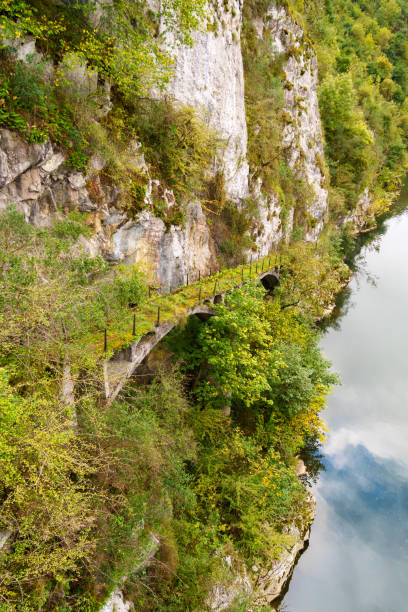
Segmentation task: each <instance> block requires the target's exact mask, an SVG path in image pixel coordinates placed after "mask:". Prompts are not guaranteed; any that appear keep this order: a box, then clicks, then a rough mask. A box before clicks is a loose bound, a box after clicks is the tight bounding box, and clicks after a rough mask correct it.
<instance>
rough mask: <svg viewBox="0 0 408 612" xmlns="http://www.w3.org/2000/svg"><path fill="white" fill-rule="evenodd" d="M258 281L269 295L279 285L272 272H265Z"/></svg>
mask: <svg viewBox="0 0 408 612" xmlns="http://www.w3.org/2000/svg"><path fill="white" fill-rule="evenodd" d="M260 281H261V283H262V285H263V286H264V287H265V289H266V290H267V291H268V292H269V293H272V292H273V290H274V289H275V287H277V286H278V285H279V284H280V280H279V277H278V275H277V274H275V273H274V272H267V273H266V274H264V275H263V276H262V277H261V278H260Z"/></svg>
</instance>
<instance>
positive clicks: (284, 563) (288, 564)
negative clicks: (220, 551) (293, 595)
mask: <svg viewBox="0 0 408 612" xmlns="http://www.w3.org/2000/svg"><path fill="white" fill-rule="evenodd" d="M315 507H316V501H315V499H314V497H313V495H312V494H309V517H308V518H307V519H306V520H305V519H300V518H299V521H298V522H296V523H293V524H292V525H291V526H290V527H288V528H287V529H286V534H287V535H288V536H289V538H290V541H291V542H292V543H291V544H290V545H288V547H287V548H286V549H285V550H284V551H283V552H282V554H281V556H280V558H279V559H275V560H272V561H271V562H270V563H269V564H266V565H263V566H262V567H258V566H253V567H252V568H249V567H247V566H246V564H245V562H244V561H243V560H242V559H240V558H239V557H238V555H236V554H234V555H232V556H229V557H226V558H224V559H223V561H224V565H225V570H226V576H227V578H226V579H225V580H224V581H223V583H219V584H216V585H215V586H214V587H213V589H212V590H211V592H210V594H209V598H208V601H207V605H208V607H209V608H210V610H213V611H214V612H222V610H228V609H229V608H230V606H231V604H232V603H233V602H234V601H235V602H236V601H239V600H243V599H245V600H247V601H249V602H250V606H252V605H253V606H254V608H256V609H258V608H262V609H264V607H265V606H269V605H270V604H271V603H272V602H273V601H275V600H276V599H277V598H278V597H279V596H280V595H281V593H282V591H283V589H284V587H285V585H286V584H287V582H288V580H289V578H290V577H291V575H292V572H293V569H294V566H295V563H296V560H297V558H298V556H299V554H300V553H301V552H302V551H303V550H304V549H305V547H306V546H307V543H308V541H309V537H310V525H311V523H312V522H313V519H314V515H315ZM248 609H249V610H250V609H251V607H249V608H248Z"/></svg>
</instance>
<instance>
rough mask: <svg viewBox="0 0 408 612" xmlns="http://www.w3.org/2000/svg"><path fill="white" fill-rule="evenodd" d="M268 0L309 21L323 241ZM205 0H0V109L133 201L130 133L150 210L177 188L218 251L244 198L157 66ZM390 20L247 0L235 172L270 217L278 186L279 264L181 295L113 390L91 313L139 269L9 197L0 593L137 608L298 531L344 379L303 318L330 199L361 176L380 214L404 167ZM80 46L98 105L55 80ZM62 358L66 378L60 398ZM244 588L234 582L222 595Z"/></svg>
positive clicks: (401, 54)
mask: <svg viewBox="0 0 408 612" xmlns="http://www.w3.org/2000/svg"><path fill="white" fill-rule="evenodd" d="M215 4H217V3H215ZM221 4H223V7H224V10H226V11H228V10H233V9H230V7H229V4H228V0H224V2H223V3H221ZM275 4H278V5H279V6H284V7H286V10H287V11H288V12H289V13H290V15H291V16H292V18H293V20H294V21H295V22H296V23H297V24H298V25H299V26H300V27H301V28H302V29H303V31H304V32H305V33H306V39H305V43H304V49H302V51H301V52H305V53H308V49H309V47H310V48H312V49H313V50H314V51H315V53H316V56H317V62H318V71H319V91H318V95H319V105H320V113H321V119H322V124H323V131H324V139H325V140H324V142H325V159H322V161H321V164H322V168H324V172H325V176H326V179H327V188H328V192H329V215H328V219H327V222H326V224H325V228H324V230H323V232H322V233H321V235H320V237H319V240H318V242H317V243H310V242H305V241H303V236H304V232H305V223H306V224H307V223H309V224H310V223H312V220H311V219H310V218H309V217H308V215H307V212H305V211H306V208H305V206H306V205H305V203H306V202H307V201H308V198H309V197H310V194H309V193H308V187H307V185H306V184H305V182H304V181H302V180H300V179H299V177H298V176H296V173H295V172H294V171H293V169H292V168H291V167H290V165H289V164H288V162H287V159H286V158H285V150H284V148H283V147H282V144H281V141H280V137H279V135H280V133H281V131H282V130H283V127H284V125H285V122H286V121H287V116H286V115H287V114H286V112H285V108H284V89H285V87H287V83H286V80H285V74H284V70H283V64H284V61H285V59H287V58H285V57H282V56H281V55H279V54H276V53H273V52H272V51H271V48H270V45H269V41H268V39H267V38H265V39H263V40H260V39H259V37H257V36H256V30H255V27H254V20H256V19H257V18H259V16H261V17H262V16H264V15H266V14H267V11H268V9H269V8H270V7H271V6H275ZM98 6H99V5H98ZM212 10H213V6H212V4H211V3H210V5H209V6H207V4H206V3H205V2H204V0H202V1H201V0H200V1H197V0H194V1H193V0H167V1H166V2H163V3H161V8H160V11H159V12H157V11H156V10H153V9H152V8H148V7H147V6H146V4H145V3H144V2H141V1H140V2H139V1H138V0H134V1H132V2H125V1H124V0H115V1H114V2H113V3H112V4H111V3H108V4H107V5H106V7H105V12H104V13H103V15H102V17H100V16H99V13H98V10H97V8H95V7H94V6H93V5H88V4H86V3H85V4H83V3H74V2H72V3H70V2H67V3H63V4H60V3H54V2H52V1H51V0H33V1H32V2H30V1H28V0H18V1H15V0H3V2H2V5H1V8H0V128H4V129H7V130H10V131H12V132H13V133H18V134H19V135H20V136H22V138H23V139H24V141H25V142H27V143H29V144H38V145H41V144H43V143H45V142H47V141H49V140H50V141H51V142H53V143H54V144H55V145H56V146H57V147H58V148H59V149H60V150H61V151H63V152H64V154H65V155H66V164H67V165H68V166H69V167H70V168H72V169H73V170H74V171H76V172H86V170H87V168H88V165H89V164H90V161H91V159H92V157H93V155H94V154H95V153H96V152H97V153H99V154H101V155H102V156H103V157H104V159H105V160H106V163H105V165H104V168H103V170H102V172H101V174H102V175H103V176H101V180H103V181H105V183H106V184H109V185H111V184H119V185H120V186H121V189H122V195H121V205H122V207H123V210H124V211H126V214H128V215H129V217H130V218H134V217H135V216H136V215H137V214H138V213H140V211H142V210H143V207H144V205H145V204H144V201H145V199H144V198H145V194H146V189H147V181H146V177H145V176H144V175H142V174H141V173H140V172H139V171H138V170H135V168H134V167H133V166H132V164H131V163H130V162H129V143H130V142H131V141H132V139H137V140H138V141H139V142H140V143H141V147H142V150H143V154H144V157H145V159H146V163H147V165H148V167H149V170H150V172H151V173H152V175H154V176H155V177H158V178H159V179H160V181H162V183H163V184H164V185H165V186H166V187H167V188H169V189H171V190H172V191H173V193H174V196H175V205H174V206H172V207H171V208H166V207H164V206H163V203H162V201H161V200H160V197H158V196H157V195H156V197H155V198H154V199H153V204H152V206H153V212H154V214H155V215H157V217H159V218H161V219H163V221H164V223H165V224H166V227H167V228H170V227H171V226H179V225H180V226H182V225H183V222H184V207H183V203H184V201H185V200H186V198H195V199H197V200H199V201H201V202H202V204H203V208H204V209H205V211H206V214H207V216H208V219H209V222H210V224H212V225H210V227H212V228H214V232H216V231H217V223H218V224H219V225H220V226H221V227H222V230H223V236H222V240H220V241H219V245H218V249H219V250H218V252H217V254H218V257H219V262H220V264H222V265H223V266H229V267H232V266H233V265H236V264H237V263H239V262H240V261H242V258H243V257H244V256H246V257H248V258H249V257H250V255H249V254H250V252H251V248H254V240H253V237H252V235H251V222H252V216H253V215H254V214H255V213H254V202H253V201H252V200H251V198H247V199H246V200H245V201H244V202H242V203H241V206H240V207H238V206H237V205H236V203H234V202H232V201H230V200H229V199H228V197H227V196H226V192H225V185H224V178H223V176H222V173H220V172H216V173H214V172H212V171H211V170H212V168H213V164H214V156H215V155H217V153H218V152H219V151H222V148H223V147H224V146H225V143H223V142H222V139H221V138H219V135H218V134H217V133H215V132H214V131H213V130H211V129H210V128H209V127H208V125H207V124H206V122H205V121H204V120H203V118H202V117H201V116H200V114H199V113H197V112H196V111H195V110H194V109H193V108H190V107H188V106H182V105H177V104H174V103H173V102H172V101H170V100H169V99H168V98H167V97H166V96H164V95H159V93H157V92H161V91H165V88H166V85H167V83H168V82H169V80H170V79H171V74H172V67H173V62H172V59H171V58H172V52H174V49H177V45H181V44H183V45H189V44H193V39H192V37H193V33H194V31H195V30H197V29H201V30H203V31H207V30H208V31H210V30H211V31H213V29H214V21H212V16H211V15H212V12H211V11H212ZM407 34H408V3H407V2H406V1H405V0H388V1H387V2H380V1H379V0H378V1H377V0H325V1H323V0H321V1H316V2H308V1H306V0H305V1H303V0H290V1H288V2H283V1H281V2H278V3H275V2H273V1H272V0H245V2H244V9H243V30H242V39H241V44H242V50H243V60H244V69H245V103H246V116H247V125H248V134H249V146H248V161H249V166H250V172H251V175H252V176H253V177H255V178H258V177H261V179H262V189H263V191H264V192H265V193H266V194H268V193H277V194H278V196H279V198H280V202H281V208H282V211H281V215H282V217H284V215H285V214H286V215H287V213H288V210H289V209H291V208H292V209H293V208H294V209H295V217H294V218H295V222H294V227H293V228H292V232H291V234H290V235H289V236H288V237H287V240H283V241H282V243H281V245H280V246H279V255H280V256H283V261H284V265H283V268H282V274H281V283H280V286H279V287H277V288H276V289H275V290H274V292H273V293H272V295H271V294H270V293H268V292H267V291H266V290H265V289H264V288H263V287H262V286H261V285H260V284H259V283H257V282H256V281H255V280H254V281H251V282H248V283H247V285H246V286H245V291H242V290H240V289H234V290H231V291H229V292H228V294H227V296H226V299H225V302H224V303H222V304H219V305H217V306H215V308H216V311H217V316H215V317H211V318H210V319H209V320H208V321H204V322H203V321H200V320H198V319H197V318H195V317H190V318H188V319H187V320H186V321H184V322H183V324H181V325H179V326H178V327H177V328H176V329H175V330H173V331H172V332H171V333H170V334H169V335H168V337H167V338H166V339H165V340H164V341H163V342H162V343H161V344H160V345H159V346H158V347H157V349H156V350H155V352H154V353H153V354H152V355H151V356H150V358H149V361H148V363H147V364H144V367H142V368H141V370H140V371H139V372H138V376H136V377H134V378H133V379H131V380H130V381H129V382H128V384H127V385H126V386H125V387H124V389H123V390H122V392H121V394H120V395H119V397H118V398H117V399H116V400H115V401H114V402H113V403H111V404H110V405H109V404H107V402H106V401H104V399H103V395H102V392H101V389H102V375H101V372H102V369H101V355H100V352H98V351H96V350H93V348H94V347H95V344H96V342H99V341H100V331H101V330H103V329H104V328H106V327H110V328H120V327H121V326H122V325H123V321H124V320H125V319H126V318H128V319H129V317H130V315H131V313H132V312H133V310H134V308H135V305H137V306H139V307H140V306H143V305H144V304H146V303H147V302H148V298H149V294H150V288H149V285H151V277H149V275H148V274H146V271H145V270H144V269H143V267H141V266H139V265H129V266H126V265H117V266H115V265H113V264H112V263H111V262H107V261H106V260H105V259H104V258H102V257H101V256H99V255H97V256H90V255H89V254H86V253H83V252H81V250H80V249H78V246H77V245H78V239H79V237H80V236H85V237H90V236H91V235H92V228H90V227H89V226H88V225H87V222H86V221H87V219H86V214H85V213H80V212H78V211H74V212H71V213H70V214H68V215H61V216H60V217H59V218H58V219H57V220H55V222H53V223H51V224H49V225H48V226H47V227H34V226H33V225H31V224H30V223H28V222H27V220H26V218H25V216H24V214H23V213H22V212H21V211H18V210H17V208H16V207H15V206H13V205H9V206H7V207H5V208H4V209H2V211H1V213H0V269H1V274H0V305H1V308H0V407H1V410H0V508H1V510H0V542H2V546H1V548H0V610H2V611H3V610H4V612H8V611H10V612H11V611H16V612H28V611H32V610H44V611H46V610H58V611H60V612H63V611H68V610H77V611H84V612H86V611H88V612H91V611H92V612H93V611H97V610H99V609H100V607H101V605H102V604H103V602H104V600H105V599H106V597H107V596H108V595H109V594H110V592H111V591H112V590H113V589H114V588H115V587H117V586H121V587H122V586H123V589H124V593H125V596H126V598H127V599H128V600H130V601H131V602H133V604H134V607H135V609H136V610H169V611H171V610H174V611H176V610H201V609H206V605H207V604H206V602H207V600H208V596H209V593H210V592H211V589H212V587H213V586H214V585H215V584H217V583H225V584H228V581H229V580H231V578H230V577H229V576H228V572H227V570H226V568H225V564H223V562H222V559H223V558H225V556H227V555H229V556H234V555H235V556H237V557H238V558H239V559H241V560H242V561H243V563H246V564H247V566H248V567H252V566H254V565H255V564H257V565H262V564H267V563H268V562H270V560H271V559H272V560H273V559H278V558H279V556H280V554H281V553H282V551H283V550H284V549H285V548H287V547H288V546H290V545H291V543H292V542H291V538H292V536H291V535H289V534H288V530H287V527H288V526H289V525H292V524H293V523H299V524H302V523H305V522H307V521H308V519H309V518H310V513H311V508H310V500H309V498H308V491H307V489H306V488H305V486H304V485H303V483H302V482H301V481H300V480H299V478H298V476H297V475H296V463H297V458H298V455H299V453H300V452H301V451H302V449H303V448H304V446H305V445H306V444H310V443H313V442H316V441H317V440H323V439H324V424H323V422H322V421H321V418H320V416H319V413H320V412H321V410H322V409H323V407H324V406H325V401H326V396H327V394H328V393H329V392H330V389H331V387H332V385H334V384H336V383H337V382H338V380H337V377H336V376H335V375H334V374H333V373H331V371H330V364H329V363H328V362H327V361H326V360H325V359H324V357H323V356H322V355H321V353H320V350H319V347H318V342H319V331H318V327H317V321H319V320H320V319H321V318H322V317H324V316H325V314H327V312H328V309H329V308H330V307H331V305H332V303H333V299H334V297H335V295H336V294H337V293H338V292H339V291H340V289H341V287H342V286H344V284H345V283H346V282H347V280H348V278H349V275H350V271H349V269H348V267H347V265H346V264H345V263H344V260H345V257H346V255H347V253H348V251H349V249H350V248H352V245H353V242H354V240H355V236H354V233H353V228H352V227H351V226H350V224H347V223H346V224H344V223H343V222H344V221H345V220H347V216H348V215H349V214H350V213H351V212H352V211H353V210H355V208H356V206H357V204H358V199H359V196H360V195H361V194H362V193H364V191H365V190H366V189H368V190H369V192H370V194H371V197H372V209H371V211H370V215H379V214H383V213H384V212H385V211H387V210H388V209H389V207H390V205H391V203H392V200H393V199H394V198H395V195H396V193H397V192H398V189H399V187H400V185H401V181H402V177H403V175H404V172H405V168H406V164H407V159H408V158H407V145H408V90H407V88H408V79H407V77H408V42H407ZM27 36H28V37H33V38H34V39H35V42H36V47H35V48H36V54H33V56H32V57H31V58H29V60H28V61H21V60H20V59H18V57H17V56H16V53H13V50H12V48H10V44H8V41H10V40H19V39H21V38H24V37H27ZM166 37H168V38H169V39H171V40H174V47H172V48H171V49H170V50H169V48H168V47H166V48H165V47H164V45H163V38H166ZM6 43H7V44H6ZM1 45H2V46H1ZM293 52H294V53H300V51H299V49H297V50H294V51H293ZM78 65H86V69H87V71H88V76H89V75H90V77H91V78H94V77H92V75H93V74H94V75H95V74H97V80H98V81H99V83H100V84H101V83H102V85H103V86H104V85H105V84H106V83H109V87H110V91H109V96H110V103H109V108H108V110H107V112H105V111H104V112H102V111H101V108H103V106H104V105H105V104H106V98H105V97H104V96H105V95H106V88H105V90H104V89H103V86H102V85H101V87H100V88H99V89H97V90H96V89H95V91H94V92H93V95H87V96H86V99H84V96H83V94H82V93H81V92H79V91H78V90H77V89H75V88H74V87H73V86H72V84H71V83H70V79H69V74H70V71H71V70H73V69H74V68H75V67H77V66H78ZM50 66H51V67H52V70H50ZM50 73H51V76H50ZM102 90H103V91H105V93H103V92H102ZM152 91H154V92H156V94H155V95H153V94H152V93H151V92H152ZM101 92H102V93H101ZM0 161H1V159H0ZM0 168H1V166H0ZM0 178H1V172H0ZM91 188H92V185H90V189H91ZM296 211H298V214H296ZM144 324H145V322H144V321H142V322H141V323H140V325H141V327H140V330H141V333H142V332H143V333H144V331H146V330H149V329H150V328H149V327H147V328H146V330H145V328H144V327H143V325H144ZM98 334H99V335H98ZM96 338H97V340H96ZM110 356H112V353H109V352H108V357H110ZM67 371H69V375H70V379H72V380H73V381H74V382H75V389H74V392H73V393H72V394H71V395H70V397H69V398H68V399H67V394H66V393H65V394H64V393H63V391H62V390H63V389H64V385H66V382H67V381H66V377H67ZM247 605H249V603H248V601H247V600H246V599H245V597H244V596H242V597H241V596H239V597H237V600H236V601H235V602H234V604H233V606H232V607H231V608H230V609H232V610H245V609H247ZM251 609H252V610H255V609H256V608H255V607H251Z"/></svg>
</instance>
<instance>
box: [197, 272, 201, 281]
mask: <svg viewBox="0 0 408 612" xmlns="http://www.w3.org/2000/svg"><path fill="white" fill-rule="evenodd" d="M200 280H201V270H199V271H198V282H200Z"/></svg>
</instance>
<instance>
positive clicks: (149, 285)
mask: <svg viewBox="0 0 408 612" xmlns="http://www.w3.org/2000/svg"><path fill="white" fill-rule="evenodd" d="M150 295H151V289H150V285H149V299H150Z"/></svg>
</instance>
